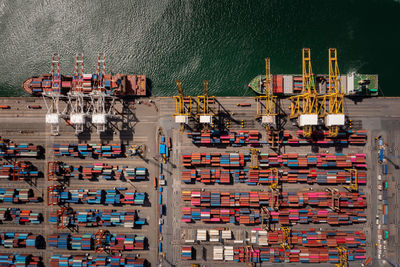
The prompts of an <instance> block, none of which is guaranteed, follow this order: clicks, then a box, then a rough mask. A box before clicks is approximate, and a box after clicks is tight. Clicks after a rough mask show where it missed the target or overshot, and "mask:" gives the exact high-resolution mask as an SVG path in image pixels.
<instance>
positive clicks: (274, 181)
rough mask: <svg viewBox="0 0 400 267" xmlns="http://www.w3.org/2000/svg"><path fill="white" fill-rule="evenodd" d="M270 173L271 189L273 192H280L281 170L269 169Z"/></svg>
mask: <svg viewBox="0 0 400 267" xmlns="http://www.w3.org/2000/svg"><path fill="white" fill-rule="evenodd" d="M269 171H270V173H269V175H270V177H271V184H270V185H269V187H270V188H271V190H278V189H279V170H278V168H270V169H269Z"/></svg>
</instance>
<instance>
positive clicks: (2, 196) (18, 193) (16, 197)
mask: <svg viewBox="0 0 400 267" xmlns="http://www.w3.org/2000/svg"><path fill="white" fill-rule="evenodd" d="M41 201H42V199H41V198H40V197H35V196H34V195H33V191H32V189H19V188H17V189H11V188H0V202H4V203H15V204H20V203H38V202H41Z"/></svg>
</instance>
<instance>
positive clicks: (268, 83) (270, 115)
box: [255, 58, 278, 131]
mask: <svg viewBox="0 0 400 267" xmlns="http://www.w3.org/2000/svg"><path fill="white" fill-rule="evenodd" d="M255 100H256V103H257V116H256V118H257V119H258V118H261V122H262V123H263V124H265V125H266V127H265V129H266V130H267V131H268V130H269V129H270V127H271V126H273V125H275V123H276V121H275V116H276V115H278V114H277V113H276V96H274V94H273V91H272V75H271V64H270V59H269V58H265V95H260V96H256V97H255Z"/></svg>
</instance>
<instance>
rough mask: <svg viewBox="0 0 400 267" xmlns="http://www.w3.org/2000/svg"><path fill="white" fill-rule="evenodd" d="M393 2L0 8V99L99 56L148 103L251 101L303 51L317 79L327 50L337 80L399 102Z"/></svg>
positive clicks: (73, 1)
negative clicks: (56, 67)
mask: <svg viewBox="0 0 400 267" xmlns="http://www.w3.org/2000/svg"><path fill="white" fill-rule="evenodd" d="M399 34H400V0H337V1H330V0H307V1H306V0H303V1H300V0H253V1H251V0H248V1H245V0H237V1H235V0H233V1H215V0H213V1H211V0H210V1H209V0H204V1H202V0H198V1H195V0H193V1H181V0H154V1H150V0H136V1H134V0H131V1H128V0H126V1H109V0H108V1H94V0H93V1H81V0H69V1H67V0H65V1H61V0H51V1H50V0H47V1H45V0H37V1H34V0H32V1H25V0H18V1H11V0H9V1H8V0H0V49H1V52H0V63H1V64H0V96H20V95H25V93H24V91H23V90H22V87H21V85H22V83H23V81H24V80H25V79H27V78H28V77H31V76H35V75H40V74H42V73H48V72H49V71H50V60H51V55H52V54H53V53H55V52H58V53H59V54H61V56H62V58H61V72H62V73H64V74H72V73H73V70H74V57H75V54H76V53H78V52H83V53H84V55H85V72H86V73H91V72H94V71H95V70H96V60H97V53H98V52H104V53H106V57H107V59H106V61H107V72H111V73H130V74H146V75H147V77H148V78H149V79H150V80H151V83H152V87H153V88H152V94H153V95H160V96H169V95H173V94H176V86H175V80H176V79H180V80H183V89H184V91H185V93H186V94H191V95H196V94H199V93H201V92H202V80H204V79H207V80H209V91H210V93H211V94H215V95H218V96H227V95H234V96H242V95H253V93H252V91H250V90H249V89H248V87H247V84H248V83H249V82H250V80H251V79H252V78H253V77H254V76H256V75H258V74H262V73H264V71H265V65H264V57H270V58H271V71H272V73H273V74H283V73H289V74H290V73H292V74H293V73H301V48H303V47H309V48H311V58H312V66H313V71H314V73H327V72H328V48H330V47H335V48H337V49H338V62H339V68H340V71H341V73H348V72H352V71H355V72H359V73H373V74H378V75H379V84H380V89H381V90H382V91H383V92H384V95H385V96H399V95H400V90H399V88H398V84H397V81H398V78H397V77H398V72H399V62H400V53H399V52H398V49H397V48H398V47H399V39H400V38H399V36H400V35H399Z"/></svg>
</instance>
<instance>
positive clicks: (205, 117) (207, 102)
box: [197, 80, 215, 125]
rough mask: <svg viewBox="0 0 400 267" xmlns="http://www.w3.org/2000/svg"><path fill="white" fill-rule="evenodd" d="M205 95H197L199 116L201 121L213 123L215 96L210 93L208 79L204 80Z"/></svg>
mask: <svg viewBox="0 0 400 267" xmlns="http://www.w3.org/2000/svg"><path fill="white" fill-rule="evenodd" d="M203 87H204V95H199V96H197V108H198V110H197V112H198V114H197V116H198V117H199V119H200V123H203V124H206V125H208V124H212V122H213V120H212V119H213V116H214V114H215V108H214V105H215V97H214V96H209V95H208V81H207V80H204V81H203Z"/></svg>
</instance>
